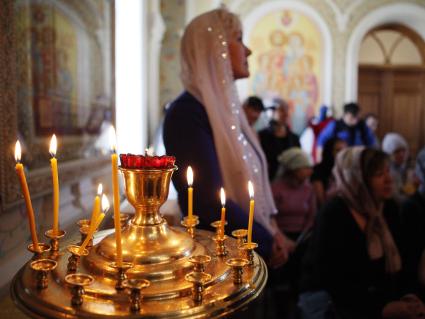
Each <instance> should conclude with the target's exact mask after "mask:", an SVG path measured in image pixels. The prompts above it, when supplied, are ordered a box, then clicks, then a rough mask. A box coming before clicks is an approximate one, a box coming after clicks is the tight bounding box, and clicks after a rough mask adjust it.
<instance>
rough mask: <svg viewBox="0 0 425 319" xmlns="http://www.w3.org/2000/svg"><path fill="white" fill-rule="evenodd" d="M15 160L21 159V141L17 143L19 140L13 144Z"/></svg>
mask: <svg viewBox="0 0 425 319" xmlns="http://www.w3.org/2000/svg"><path fill="white" fill-rule="evenodd" d="M15 160H16V161H17V162H20V161H21V143H19V140H17V141H16V144H15Z"/></svg>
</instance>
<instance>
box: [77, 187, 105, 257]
mask: <svg viewBox="0 0 425 319" xmlns="http://www.w3.org/2000/svg"><path fill="white" fill-rule="evenodd" d="M102 210H103V213H100V214H99V216H97V218H96V220H95V221H94V223H93V227H91V226H92V225H90V230H89V232H88V233H87V237H86V239H85V240H84V241H83V243H82V245H81V246H80V248H79V249H78V253H79V254H82V253H83V251H84V249H85V248H86V247H87V244H88V243H89V241H90V239H91V238H92V237H93V234H94V232H95V231H96V230H97V229H98V228H99V225H100V223H101V222H102V220H103V218H104V217H105V214H106V212H107V211H108V210H109V201H108V197H106V195H105V194H103V195H102Z"/></svg>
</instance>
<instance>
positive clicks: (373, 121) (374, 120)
mask: <svg viewBox="0 0 425 319" xmlns="http://www.w3.org/2000/svg"><path fill="white" fill-rule="evenodd" d="M364 121H365V123H366V125H367V127H368V128H369V129H370V131H371V132H372V134H373V137H374V139H375V146H379V144H380V142H379V139H378V137H377V136H376V131H377V130H378V125H379V119H378V117H377V116H376V114H374V113H368V114H366V116H365V117H364Z"/></svg>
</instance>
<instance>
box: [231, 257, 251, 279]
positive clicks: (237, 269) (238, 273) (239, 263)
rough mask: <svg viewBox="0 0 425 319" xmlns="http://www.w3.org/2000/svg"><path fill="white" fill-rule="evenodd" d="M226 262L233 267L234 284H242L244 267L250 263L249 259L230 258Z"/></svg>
mask: <svg viewBox="0 0 425 319" xmlns="http://www.w3.org/2000/svg"><path fill="white" fill-rule="evenodd" d="M226 264H227V265H228V266H230V267H232V274H233V284H234V285H240V284H242V283H243V280H242V275H243V268H244V267H245V266H246V265H248V260H247V259H245V258H230V259H229V260H227V261H226Z"/></svg>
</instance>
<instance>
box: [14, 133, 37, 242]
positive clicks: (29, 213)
mask: <svg viewBox="0 0 425 319" xmlns="http://www.w3.org/2000/svg"><path fill="white" fill-rule="evenodd" d="M15 160H16V166H15V169H16V174H18V177H19V182H20V184H21V189H22V193H23V195H24V199H25V205H26V207H27V216H28V223H29V226H30V232H31V239H32V244H33V246H34V248H35V249H38V239H37V231H36V229H35V218H34V210H33V209H32V203H31V197H30V191H29V189H28V184H27V180H26V178H25V173H24V165H22V164H21V144H20V143H19V141H16V145H15Z"/></svg>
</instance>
